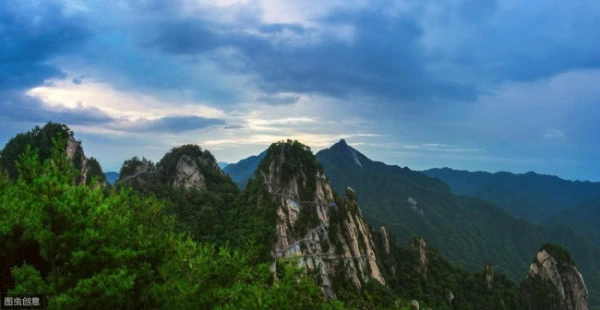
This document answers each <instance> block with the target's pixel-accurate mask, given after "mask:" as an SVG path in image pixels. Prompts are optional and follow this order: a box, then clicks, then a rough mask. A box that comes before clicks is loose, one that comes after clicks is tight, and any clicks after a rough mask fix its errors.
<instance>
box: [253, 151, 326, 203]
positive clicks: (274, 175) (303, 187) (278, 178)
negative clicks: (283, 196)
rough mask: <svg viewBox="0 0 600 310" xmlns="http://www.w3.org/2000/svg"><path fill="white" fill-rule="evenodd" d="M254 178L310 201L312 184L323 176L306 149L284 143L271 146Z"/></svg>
mask: <svg viewBox="0 0 600 310" xmlns="http://www.w3.org/2000/svg"><path fill="white" fill-rule="evenodd" d="M256 177H257V178H259V179H261V180H262V179H264V181H265V182H268V183H270V184H272V185H274V186H277V187H278V188H282V189H286V190H289V191H291V192H293V193H296V194H298V195H299V196H301V197H303V198H306V199H308V200H312V199H313V195H314V193H315V191H316V189H317V188H316V186H317V184H316V180H317V179H322V178H324V175H323V167H322V166H321V164H319V163H318V162H317V159H316V158H315V156H314V155H313V153H312V151H311V149H310V147H308V146H307V145H304V144H302V143H300V142H299V141H297V140H287V141H279V142H276V143H273V144H271V146H270V147H269V148H268V149H267V153H266V155H265V157H264V158H263V159H262V160H261V161H260V164H259V165H258V169H257V170H256Z"/></svg>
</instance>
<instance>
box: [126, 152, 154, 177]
mask: <svg viewBox="0 0 600 310" xmlns="http://www.w3.org/2000/svg"><path fill="white" fill-rule="evenodd" d="M138 169H143V170H147V171H154V170H155V169H156V166H155V165H154V163H153V162H152V161H151V160H149V159H146V158H145V157H143V158H142V159H139V158H138V157H137V156H134V157H133V158H131V159H128V160H126V161H124V162H123V165H122V166H121V170H120V171H119V176H120V177H121V178H124V177H127V176H132V175H135V174H136V173H137V172H138Z"/></svg>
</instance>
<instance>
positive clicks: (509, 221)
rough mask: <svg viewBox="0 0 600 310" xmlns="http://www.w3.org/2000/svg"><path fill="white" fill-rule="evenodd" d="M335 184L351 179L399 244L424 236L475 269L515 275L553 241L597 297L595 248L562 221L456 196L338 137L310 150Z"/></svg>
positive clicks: (599, 274) (598, 255) (367, 210)
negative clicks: (539, 219) (545, 221)
mask: <svg viewBox="0 0 600 310" xmlns="http://www.w3.org/2000/svg"><path fill="white" fill-rule="evenodd" d="M316 157H317V159H318V160H319V162H320V163H321V164H322V165H323V167H324V168H325V173H326V174H327V175H328V176H329V178H330V180H331V183H332V185H333V186H334V188H335V189H336V190H341V189H343V188H345V187H346V186H352V187H353V188H354V189H355V190H356V194H357V197H358V202H359V203H360V205H361V208H362V209H363V211H364V214H365V217H366V218H367V220H368V221H369V223H371V224H372V225H376V226H377V225H384V226H386V227H387V228H388V230H389V231H390V232H392V233H394V234H395V235H396V236H397V238H398V241H399V243H400V244H406V243H407V242H409V240H410V238H411V236H424V237H425V238H427V239H428V240H430V242H431V244H432V245H433V246H434V247H436V248H439V249H440V250H441V251H442V253H444V255H445V256H447V257H448V258H449V259H450V261H452V262H454V263H458V264H461V265H463V266H465V267H466V268H468V269H470V270H478V269H479V268H481V266H482V265H483V264H485V263H486V262H488V261H492V262H494V264H495V268H496V270H498V271H501V272H503V273H506V274H508V275H509V276H510V277H511V278H512V279H513V280H514V281H520V280H521V279H522V277H523V274H525V273H526V272H527V270H528V268H529V264H530V255H531V254H530V253H533V252H535V251H536V249H537V248H538V247H539V246H540V244H544V243H546V242H555V243H558V244H561V245H563V246H565V247H566V248H567V249H568V250H569V251H570V252H571V253H572V255H573V257H574V258H575V260H576V261H577V264H578V266H579V268H581V270H582V273H583V274H584V276H585V277H586V281H587V282H586V283H587V285H588V288H589V291H590V296H591V303H592V304H593V305H599V302H600V266H599V265H598V262H600V248H599V247H598V246H597V245H595V244H594V243H593V242H592V241H591V240H589V239H587V238H585V237H583V236H581V235H579V234H577V233H575V232H573V230H571V229H569V228H567V227H564V226H563V227H556V228H552V229H545V228H543V227H541V226H538V225H535V224H532V223H530V222H527V221H526V220H522V219H515V218H514V217H513V216H511V215H510V214H509V213H508V212H507V211H505V210H503V209H502V208H500V207H497V206H496V205H494V204H493V203H490V202H486V201H483V200H481V199H479V198H470V197H457V196H455V195H453V193H452V192H451V191H450V188H449V187H448V186H447V185H446V184H445V183H442V182H441V181H440V180H439V179H435V178H431V177H428V176H426V175H424V174H422V173H420V172H417V171H412V170H410V169H408V168H400V167H398V166H390V165H386V164H384V163H381V162H375V161H372V160H370V159H368V158H367V157H366V156H364V155H363V154H361V153H360V152H358V151H357V150H355V149H353V148H352V147H350V146H348V145H347V144H346V143H345V141H343V140H342V141H340V142H339V143H337V144H335V145H333V146H332V147H331V148H329V149H325V150H322V151H320V152H319V153H317V155H316Z"/></svg>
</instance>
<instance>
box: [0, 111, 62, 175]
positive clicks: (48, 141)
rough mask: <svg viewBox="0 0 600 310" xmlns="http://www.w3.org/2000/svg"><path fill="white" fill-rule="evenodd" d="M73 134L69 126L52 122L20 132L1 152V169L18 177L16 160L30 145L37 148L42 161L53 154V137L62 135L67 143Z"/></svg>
mask: <svg viewBox="0 0 600 310" xmlns="http://www.w3.org/2000/svg"><path fill="white" fill-rule="evenodd" d="M72 135H73V132H72V131H71V130H70V129H69V127H68V126H66V125H64V124H57V123H52V122H49V123H47V124H46V125H45V126H44V127H42V128H40V127H39V126H36V127H35V128H33V129H32V130H30V131H28V132H25V133H20V134H18V135H16V136H15V137H13V138H11V139H10V140H9V141H8V143H6V145H5V146H4V149H2V152H0V170H4V171H6V173H7V174H8V177H9V178H11V179H16V178H17V176H18V171H17V167H16V162H17V160H18V158H19V156H20V155H21V154H23V152H25V149H26V148H27V147H28V146H29V147H31V148H32V149H36V150H37V153H38V159H39V161H40V163H41V162H43V161H44V160H45V159H47V158H50V156H51V155H52V148H53V145H52V139H53V138H57V137H58V136H60V139H62V140H64V143H63V145H66V141H67V139H68V137H69V136H72Z"/></svg>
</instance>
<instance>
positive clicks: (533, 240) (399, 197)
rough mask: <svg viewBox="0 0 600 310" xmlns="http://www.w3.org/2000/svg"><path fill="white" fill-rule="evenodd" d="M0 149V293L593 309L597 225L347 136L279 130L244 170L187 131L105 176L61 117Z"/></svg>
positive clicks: (138, 300)
mask: <svg viewBox="0 0 600 310" xmlns="http://www.w3.org/2000/svg"><path fill="white" fill-rule="evenodd" d="M53 135H56V137H54V136H53ZM39 150H44V152H46V153H41V154H43V157H40V156H39V154H38V153H40V152H39ZM47 156H50V157H47ZM258 157H260V160H257V158H258ZM0 158H1V159H3V161H1V162H0V189H1V191H0V212H1V213H2V214H5V215H6V216H5V217H3V218H0V228H2V229H0V240H5V241H6V240H12V241H11V242H2V243H1V244H0V258H2V259H0V273H1V274H0V276H1V277H0V279H1V280H2V283H0V284H1V285H0V286H1V287H2V290H1V291H0V294H6V293H7V292H12V293H13V294H14V293H15V292H23V291H39V292H45V293H47V297H48V298H49V299H48V300H47V301H48V302H49V303H50V304H51V305H52V307H53V308H80V307H81V300H84V299H86V298H90V299H89V301H90V302H92V303H95V304H98V305H100V304H104V305H105V306H106V305H108V304H110V305H112V306H111V307H113V308H114V307H115V298H117V299H118V300H121V301H126V302H127V304H129V305H130V306H129V307H131V308H142V307H143V308H146V307H151V308H171V307H177V308H192V307H194V308H196V307H200V308H212V307H225V308H248V307H250V308H253V307H258V306H260V307H261V308H265V307H266V308H273V306H276V307H277V308H280V307H283V308H291V307H292V306H293V307H294V308H298V307H300V308H311V309H312V308H336V309H339V308H358V309H362V308H390V307H393V308H401V309H408V308H419V306H420V305H421V306H422V307H424V308H435V309H557V310H558V309H568V310H571V309H573V310H579V309H581V310H587V309H588V299H589V304H590V305H591V306H592V307H591V308H590V309H598V308H597V306H598V299H597V298H598V284H599V282H598V279H599V273H598V269H597V267H596V266H595V262H597V261H599V259H600V254H599V253H600V250H599V249H598V247H597V246H596V245H595V244H594V243H593V242H592V241H590V240H589V239H588V238H587V237H584V236H580V235H577V234H575V233H574V232H573V231H572V230H571V229H570V228H569V227H567V226H564V225H562V226H557V227H553V228H551V229H547V228H544V227H542V226H539V225H536V224H533V223H530V222H528V221H526V220H524V219H516V218H514V217H513V216H512V215H511V214H509V213H508V212H507V211H505V210H503V209H502V208H500V207H498V206H496V205H495V204H493V203H491V202H487V201H484V200H482V199H480V198H474V197H467V196H456V195H455V194H454V193H452V191H451V189H450V187H449V186H448V185H446V184H445V183H444V182H442V181H440V180H439V179H437V178H432V177H429V176H427V175H425V174H423V173H421V172H418V171H412V170H410V169H408V168H406V167H404V168H401V167H398V166H390V165H386V164H384V163H381V162H376V161H372V160H371V159H369V158H367V157H366V156H364V155H363V154H361V153H360V152H358V151H357V150H356V149H354V148H352V147H350V146H349V145H348V144H347V143H346V142H345V141H344V140H341V141H340V142H338V143H336V144H334V145H333V146H332V147H330V148H328V149H325V150H322V151H320V152H318V153H317V154H316V155H314V154H313V153H312V151H311V149H310V148H309V147H308V146H306V145H303V144H302V143H300V142H298V141H292V140H288V141H280V142H277V143H273V144H272V145H271V146H270V147H269V148H268V149H267V150H266V151H265V152H264V153H262V154H261V155H260V156H256V157H253V158H251V160H246V161H242V162H241V164H240V165H236V166H234V167H237V168H240V169H241V170H242V172H244V173H246V172H247V171H248V170H253V172H252V174H251V175H249V176H248V175H244V173H239V174H237V175H236V178H239V179H237V180H234V179H232V177H231V175H229V174H227V173H225V172H223V170H221V168H220V166H219V165H218V162H217V160H216V159H215V157H214V156H213V155H212V154H211V153H210V151H208V150H203V149H202V148H200V147H199V146H198V145H182V146H178V147H174V148H173V149H171V150H170V151H168V152H167V153H166V154H165V155H164V156H163V158H162V159H161V160H160V161H159V162H157V163H154V162H152V161H150V160H147V159H146V158H143V157H142V159H140V158H139V157H133V158H131V159H128V160H125V161H124V163H123V166H122V167H121V169H120V172H119V179H118V180H117V181H116V182H115V183H114V185H112V186H111V184H110V183H109V182H107V181H106V180H105V178H104V176H105V175H106V174H103V173H102V169H101V167H100V166H99V164H98V163H97V161H95V160H93V158H89V159H88V158H87V157H86V156H85V154H84V152H83V149H82V148H81V143H80V142H77V141H76V140H75V139H74V134H73V133H72V132H71V131H70V130H69V129H68V127H67V126H66V125H60V124H53V123H49V124H48V125H46V126H45V127H44V128H36V129H34V130H33V131H31V132H28V133H25V134H19V135H17V136H16V137H15V138H13V139H11V140H10V141H9V143H8V144H7V145H6V146H5V148H4V149H3V150H2V151H1V152H0ZM11 158H17V160H16V161H14V160H10V159H11ZM254 163H257V164H256V166H254V167H252V165H253V164H254ZM238 164H239V163H238ZM9 173H12V174H9ZM234 181H236V182H235V183H234ZM236 185H237V186H240V185H243V186H245V188H244V189H241V190H240V189H239V188H238V187H237V186H236ZM593 206H594V204H592V205H582V207H581V209H582V210H585V211H587V212H591V213H593V212H594V211H593V209H594V207H593ZM23 212H27V214H29V215H28V216H26V217H23V216H22V214H24V213H23ZM20 218H24V219H25V220H16V221H15V219H20ZM65 219H69V220H68V221H65ZM119 223H120V224H119ZM169 223H172V224H169ZM123 224H125V225H123ZM114 236H118V237H114ZM90 238H92V239H93V240H101V242H99V243H94V242H89V240H90ZM123 240H125V241H126V242H125V243H123V242H122V241H123ZM186 240H187V241H186ZM56 242H60V246H56V245H57V244H58V243H56ZM548 242H552V243H548ZM99 244H100V245H99ZM540 245H541V247H540ZM98 246H100V248H101V249H102V250H101V251H100V252H96V251H97V247H98ZM565 248H566V249H565ZM215 249H218V253H219V254H218V255H215V254H216V252H215ZM47 253H52V254H51V255H48V254H47ZM532 253H536V254H535V258H534V260H533V262H532V261H531V254H532ZM571 255H572V256H571ZM18 264H22V266H19V265H18ZM123 264H125V265H123ZM224 266H226V268H223V267H224ZM240 268H241V269H240ZM82 270H83V271H82ZM580 270H581V271H582V273H580ZM148 271H153V272H148ZM290 272H291V273H290ZM582 274H583V275H582ZM584 276H585V279H586V280H585V282H584ZM198 279H202V280H200V281H198ZM90 281H92V282H93V283H100V282H106V281H108V282H110V283H113V282H114V283H119V285H121V287H122V289H118V290H113V289H109V286H100V287H99V288H94V287H96V286H93V287H92V286H90V285H89V283H90ZM94 281H95V282H94ZM98 281H100V282H98ZM111 281H112V282H111ZM518 283H520V284H518ZM586 283H587V285H586ZM240 285H241V286H240ZM317 287H319V288H320V290H321V291H322V294H318V293H317V291H316V288H317ZM588 288H589V289H588ZM7 290H8V291H7ZM236 292H237V293H236ZM199 293H200V294H199ZM226 296H236V297H235V298H233V299H232V298H231V297H226ZM251 296H258V297H257V298H252V297H251ZM295 296H302V297H300V299H298V297H295ZM249 297H250V298H249ZM248 298H249V299H248ZM111 300H112V302H111ZM192 305H193V306H192ZM265 305H270V306H265ZM594 307H596V308H594Z"/></svg>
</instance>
